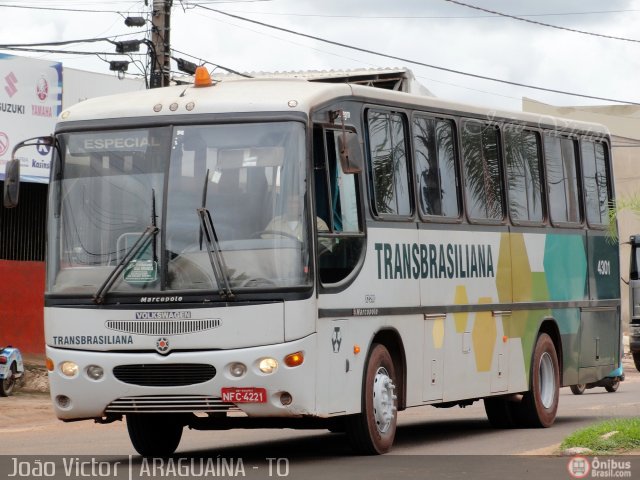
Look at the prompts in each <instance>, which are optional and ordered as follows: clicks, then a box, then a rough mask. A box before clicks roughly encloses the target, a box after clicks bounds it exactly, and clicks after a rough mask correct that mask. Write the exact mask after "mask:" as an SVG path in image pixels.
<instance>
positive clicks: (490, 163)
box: [462, 120, 504, 223]
mask: <svg viewBox="0 0 640 480" xmlns="http://www.w3.org/2000/svg"><path fill="white" fill-rule="evenodd" d="M499 150H500V148H499V140H498V128H497V127H495V126H492V125H488V124H484V123H481V122H477V121H471V120H468V121H464V122H463V123H462V158H463V165H464V176H465V192H466V198H467V213H468V215H469V218H470V219H471V220H480V221H483V220H489V221H492V222H493V223H496V221H502V219H503V218H504V212H503V206H502V205H503V202H502V196H503V194H502V182H501V181H500V159H499Z"/></svg>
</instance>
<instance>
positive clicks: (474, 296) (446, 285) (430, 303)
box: [417, 226, 524, 401]
mask: <svg viewBox="0 0 640 480" xmlns="http://www.w3.org/2000/svg"><path fill="white" fill-rule="evenodd" d="M418 247H419V254H418V255H417V257H418V258H419V264H420V267H421V268H420V294H421V306H422V307H426V308H429V309H431V308H433V307H441V309H442V312H436V313H434V315H433V316H430V314H427V315H426V318H425V320H426V322H425V328H426V329H425V349H424V352H425V356H424V370H425V375H424V378H423V382H424V384H423V399H424V400H425V401H433V400H436V399H438V398H442V399H443V400H444V401H455V400H460V399H465V398H473V397H478V396H487V395H491V394H497V393H500V392H506V391H507V389H508V385H509V378H510V377H511V375H512V373H511V372H512V371H513V375H516V376H521V377H523V378H524V372H523V370H524V369H523V366H522V361H521V360H520V362H519V364H513V363H512V361H511V360H512V358H511V351H512V347H515V348H516V351H519V345H518V343H519V342H518V340H517V339H516V340H514V339H512V338H511V337H510V336H509V335H508V334H507V331H508V329H509V326H508V325H509V321H510V315H509V313H510V312H509V311H508V305H510V304H511V301H512V284H511V283H512V281H511V254H510V244H509V235H508V233H506V232H500V231H494V232H483V231H478V230H474V231H446V230H436V229H429V228H428V226H424V227H423V228H422V229H421V230H420V245H419V246H418ZM482 305H487V307H486V308H483V307H482ZM495 305H507V307H505V308H502V307H498V308H497V307H495ZM450 306H455V307H459V308H460V310H459V311H455V312H450V313H447V315H446V319H442V318H438V314H439V313H445V312H446V311H447V310H449V307H450ZM441 349H444V353H442V352H441V351H440V350H441ZM520 358H522V355H521V354H520ZM441 369H442V370H443V371H444V372H445V374H444V375H443V379H442V383H443V386H439V385H438V378H437V376H438V372H439V371H440V370H441Z"/></svg>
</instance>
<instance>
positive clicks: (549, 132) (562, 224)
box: [542, 129, 585, 229]
mask: <svg viewBox="0 0 640 480" xmlns="http://www.w3.org/2000/svg"><path fill="white" fill-rule="evenodd" d="M546 136H549V137H555V138H558V139H560V141H562V139H563V138H564V139H568V140H571V141H572V142H573V144H574V149H573V156H574V161H575V166H576V180H577V188H578V203H579V205H578V215H579V218H580V220H579V221H578V222H566V221H556V220H554V218H553V214H552V209H551V189H550V188H549V172H548V166H547V147H546V145H545V140H544V139H545V137H546ZM579 140H580V139H579V136H578V135H576V134H573V133H565V132H562V131H560V130H554V129H545V130H543V132H542V155H543V162H544V173H545V188H546V190H547V212H548V216H549V225H551V226H552V227H556V228H572V229H580V228H583V227H584V225H585V209H584V200H583V198H584V194H583V190H584V186H583V183H582V161H581V154H580V141H579ZM560 152H561V153H562V144H560ZM561 160H562V161H564V157H562V159H561ZM563 168H564V164H563ZM565 200H566V196H565ZM565 205H566V203H565Z"/></svg>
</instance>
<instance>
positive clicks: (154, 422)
mask: <svg viewBox="0 0 640 480" xmlns="http://www.w3.org/2000/svg"><path fill="white" fill-rule="evenodd" d="M172 417H173V416H172V415H159V414H152V413H142V414H135V413H129V414H127V430H128V431H129V438H130V439H131V443H132V444H133V448H135V449H136V452H138V453H139V454H140V455H142V456H143V457H168V456H170V455H172V454H173V453H174V452H175V451H176V449H177V448H178V444H179V443H180V439H181V438H182V427H183V424H182V423H181V422H180V421H179V419H178V418H172Z"/></svg>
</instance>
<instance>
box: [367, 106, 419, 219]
mask: <svg viewBox="0 0 640 480" xmlns="http://www.w3.org/2000/svg"><path fill="white" fill-rule="evenodd" d="M367 120H368V123H367V125H368V128H369V155H370V158H371V170H372V172H371V178H372V181H373V193H374V195H373V202H374V203H373V211H374V212H375V214H376V215H380V216H387V215H403V216H409V215H411V213H412V210H411V190H410V187H409V170H408V167H407V148H406V140H405V127H404V120H403V116H402V115H400V114H399V113H394V112H377V111H373V110H370V111H369V112H368V113H367Z"/></svg>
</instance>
